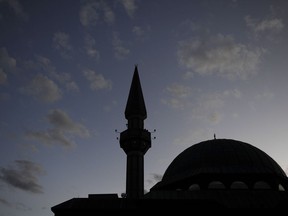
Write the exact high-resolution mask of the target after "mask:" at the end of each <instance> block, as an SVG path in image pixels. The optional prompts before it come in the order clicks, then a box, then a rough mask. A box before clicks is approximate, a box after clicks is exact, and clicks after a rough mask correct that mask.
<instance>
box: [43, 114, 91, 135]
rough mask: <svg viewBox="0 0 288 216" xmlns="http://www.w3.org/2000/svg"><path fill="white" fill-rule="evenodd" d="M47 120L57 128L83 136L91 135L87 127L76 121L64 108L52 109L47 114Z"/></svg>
mask: <svg viewBox="0 0 288 216" xmlns="http://www.w3.org/2000/svg"><path fill="white" fill-rule="evenodd" d="M47 120H48V122H49V123H50V124H51V125H52V126H53V127H54V128H56V129H57V130H60V131H66V132H70V133H73V134H77V135H79V136H82V137H87V136H89V131H88V130H87V128H85V127H84V126H83V125H82V124H80V123H77V122H74V121H73V120H72V119H71V118H70V116H69V115H68V114H67V113H66V112H64V111H63V110H60V109H54V110H51V111H50V112H49V113H48V115H47Z"/></svg>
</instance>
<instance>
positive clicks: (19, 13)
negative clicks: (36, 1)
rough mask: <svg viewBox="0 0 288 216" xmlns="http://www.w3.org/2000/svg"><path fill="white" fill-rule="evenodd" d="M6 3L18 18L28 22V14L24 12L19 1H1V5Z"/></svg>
mask: <svg viewBox="0 0 288 216" xmlns="http://www.w3.org/2000/svg"><path fill="white" fill-rule="evenodd" d="M2 2H4V3H5V2H6V3H8V5H9V6H10V7H11V8H12V9H13V11H14V13H15V15H16V16H18V17H20V18H22V19H24V20H28V14H27V13H26V12H25V11H24V10H23V7H22V5H21V4H20V2H19V1H18V0H0V3H2Z"/></svg>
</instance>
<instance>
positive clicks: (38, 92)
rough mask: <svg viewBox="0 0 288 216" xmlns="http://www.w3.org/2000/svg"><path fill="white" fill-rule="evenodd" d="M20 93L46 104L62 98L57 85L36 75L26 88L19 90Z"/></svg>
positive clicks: (46, 78)
mask: <svg viewBox="0 0 288 216" xmlns="http://www.w3.org/2000/svg"><path fill="white" fill-rule="evenodd" d="M20 92H21V93H23V94H26V95H31V96H33V97H34V98H36V99H37V100H40V101H43V102H47V103H52V102H55V101H57V100H59V99H60V98H61V97H62V92H61V90H60V89H59V87H58V85H57V84H56V83H55V82H54V81H53V80H51V79H49V78H48V77H47V76H44V75H42V74H38V75H36V76H35V77H34V78H33V79H32V80H31V81H30V83H29V84H28V85H27V86H25V87H23V88H21V89H20Z"/></svg>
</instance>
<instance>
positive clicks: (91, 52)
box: [84, 34, 100, 60]
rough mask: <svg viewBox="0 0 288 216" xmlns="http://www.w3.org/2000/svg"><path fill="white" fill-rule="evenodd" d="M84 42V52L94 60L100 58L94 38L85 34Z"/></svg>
mask: <svg viewBox="0 0 288 216" xmlns="http://www.w3.org/2000/svg"><path fill="white" fill-rule="evenodd" d="M84 42H85V47H84V48H85V50H86V54H87V55H88V56H89V57H91V58H94V59H95V60H99V59H100V53H99V51H98V50H97V49H96V41H95V39H94V38H93V37H92V36H91V35H89V34H87V35H86V37H85V38H84Z"/></svg>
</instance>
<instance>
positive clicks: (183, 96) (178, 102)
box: [162, 83, 192, 109]
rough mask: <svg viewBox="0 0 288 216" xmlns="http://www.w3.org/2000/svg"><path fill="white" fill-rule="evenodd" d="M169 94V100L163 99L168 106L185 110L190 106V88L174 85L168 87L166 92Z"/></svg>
mask: <svg viewBox="0 0 288 216" xmlns="http://www.w3.org/2000/svg"><path fill="white" fill-rule="evenodd" d="M165 92H167V93H168V95H169V96H168V98H166V99H162V102H163V103H164V104H167V105H169V106H171V107H172V108H175V109H184V108H185V107H187V105H189V104H190V99H189V98H190V97H191V95H192V89H191V88H190V87H189V86H185V85H181V84H179V83H174V84H172V85H170V86H168V87H167V88H166V90H165Z"/></svg>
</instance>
